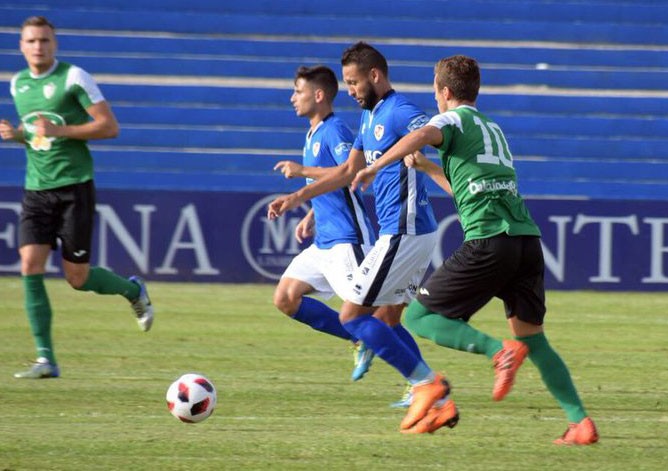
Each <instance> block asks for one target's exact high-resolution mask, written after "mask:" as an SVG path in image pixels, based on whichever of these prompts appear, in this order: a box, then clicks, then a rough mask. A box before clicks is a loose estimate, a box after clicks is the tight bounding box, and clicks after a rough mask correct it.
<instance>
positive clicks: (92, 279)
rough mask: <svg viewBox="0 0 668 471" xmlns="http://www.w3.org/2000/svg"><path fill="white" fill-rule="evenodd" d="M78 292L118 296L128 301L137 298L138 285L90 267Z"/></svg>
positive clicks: (107, 271) (100, 268) (105, 270)
mask: <svg viewBox="0 0 668 471" xmlns="http://www.w3.org/2000/svg"><path fill="white" fill-rule="evenodd" d="M79 291H93V292H94V293H97V294H120V295H121V296H124V297H125V298H126V299H127V300H128V301H133V300H135V299H137V298H138V297H139V285H138V284H137V283H133V282H132V281H130V280H128V279H127V278H123V277H122V276H118V275H117V274H116V273H114V272H112V271H109V270H107V269H105V268H102V267H91V268H90V271H89V272H88V278H87V279H86V282H85V283H84V284H83V286H81V288H79Z"/></svg>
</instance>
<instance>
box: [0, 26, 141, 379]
mask: <svg viewBox="0 0 668 471" xmlns="http://www.w3.org/2000/svg"><path fill="white" fill-rule="evenodd" d="M20 46H21V52H22V53H23V56H24V58H25V60H26V62H27V64H28V68H27V69H25V70H22V71H21V72H18V73H17V74H16V75H14V76H13V78H12V80H11V85H10V91H11V94H12V97H13V98H14V104H15V106H16V110H17V111H18V114H19V117H20V119H21V124H20V125H19V126H18V127H17V128H15V127H14V126H12V124H11V123H10V122H9V121H7V120H5V119H3V120H0V137H1V138H2V139H3V140H11V141H16V142H20V143H24V144H25V145H26V153H27V167H26V175H25V191H24V196H23V201H22V204H21V217H20V223H19V254H20V258H21V275H22V280H23V287H24V291H25V307H26V311H27V315H28V320H29V322H30V329H31V331H32V335H33V337H34V339H35V344H36V348H37V361H35V363H34V364H33V365H31V367H30V368H29V369H28V370H27V371H21V372H19V373H16V374H15V375H14V376H15V377H16V378H33V379H37V378H55V377H58V376H59V375H60V370H59V368H58V363H57V361H56V356H55V353H54V349H53V341H52V338H51V318H52V311H51V306H50V303H49V297H48V295H47V292H46V288H45V285H44V273H45V271H46V262H47V260H48V257H49V254H50V252H51V249H52V248H53V249H55V248H56V242H57V240H60V243H61V252H62V267H63V271H64V274H65V278H66V280H67V282H68V283H69V284H70V285H71V286H72V287H73V288H74V289H77V290H80V291H93V292H95V293H98V294H120V295H122V296H124V297H125V298H127V299H128V301H130V303H131V305H132V308H133V311H134V314H135V316H136V317H137V322H138V324H139V327H140V329H141V330H143V331H148V330H149V329H150V328H151V324H152V323H153V306H152V305H151V301H150V299H149V297H148V293H147V291H146V286H145V285H144V282H143V281H142V280H141V279H140V278H138V277H136V276H133V277H131V278H129V279H125V278H122V277H120V276H118V275H116V274H114V273H112V272H111V271H109V270H106V269H104V268H101V267H91V266H90V263H89V261H90V250H91V238H92V232H93V218H94V214H95V186H94V184H93V160H92V157H91V154H90V152H89V150H88V146H87V144H86V141H87V140H89V139H108V138H113V137H115V136H116V135H117V134H118V123H117V121H116V118H115V116H114V114H113V112H112V111H111V108H110V106H109V104H108V103H107V102H106V100H105V99H104V97H103V96H102V93H101V92H100V89H99V88H98V86H97V84H96V83H95V81H94V80H93V79H92V77H91V76H90V75H89V74H88V73H86V72H85V71H84V70H82V69H80V68H79V67H76V66H73V65H71V64H67V63H65V62H59V61H58V60H56V58H55V52H56V37H55V29H54V27H53V25H52V24H51V23H50V22H49V21H48V20H47V19H46V18H44V17H41V16H35V17H30V18H28V19H27V20H26V21H24V23H23V25H22V26H21V40H20Z"/></svg>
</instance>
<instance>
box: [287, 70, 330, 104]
mask: <svg viewBox="0 0 668 471" xmlns="http://www.w3.org/2000/svg"><path fill="white" fill-rule="evenodd" d="M298 79H304V80H306V81H307V82H309V83H312V84H314V85H315V86H316V87H318V88H321V89H322V90H323V91H324V92H325V97H326V98H327V101H329V102H330V103H331V102H333V101H334V98H336V94H337V93H338V92H339V81H338V80H337V79H336V74H335V73H334V71H333V70H332V69H330V68H329V67H326V66H324V65H316V66H313V67H306V66H303V65H302V66H301V67H299V68H298V69H297V72H296V73H295V82H296V81H297V80H298Z"/></svg>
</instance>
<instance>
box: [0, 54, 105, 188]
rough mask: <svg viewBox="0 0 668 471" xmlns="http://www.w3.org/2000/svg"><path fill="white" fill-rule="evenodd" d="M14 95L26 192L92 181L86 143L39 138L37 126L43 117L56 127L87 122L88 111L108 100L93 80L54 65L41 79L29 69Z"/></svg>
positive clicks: (18, 76)
mask: <svg viewBox="0 0 668 471" xmlns="http://www.w3.org/2000/svg"><path fill="white" fill-rule="evenodd" d="M10 91H11V94H12V96H13V97H14V104H15V106H16V111H17V112H18V115H19V117H20V118H21V123H22V125H23V133H24V136H25V141H26V151H27V157H28V159H27V166H26V178H25V188H26V189H28V190H48V189H52V188H59V187H62V186H66V185H72V184H75V183H83V182H86V181H88V180H91V179H92V178H93V159H92V157H91V155H90V151H89V150H88V146H87V144H86V141H82V140H78V139H67V138H60V137H59V138H56V137H39V136H36V135H35V134H34V124H33V123H34V121H35V120H36V119H37V118H38V117H39V116H43V117H44V118H46V119H48V120H49V121H51V122H53V123H55V124H57V125H72V124H83V123H86V122H88V121H89V120H90V117H89V115H88V113H87V112H86V108H88V107H89V106H91V105H93V104H95V103H99V102H101V101H104V97H103V96H102V93H101V92H100V89H99V88H98V86H97V84H96V83H95V81H94V80H93V78H92V77H91V76H90V75H89V74H88V73H87V72H85V71H84V70H82V69H80V68H79V67H76V66H73V65H70V64H67V63H65V62H58V61H55V63H54V64H53V67H51V69H49V70H48V71H47V72H45V73H43V74H41V75H33V74H32V73H31V72H30V69H25V70H22V71H21V72H18V73H17V74H16V75H14V76H13V77H12V80H11V85H10Z"/></svg>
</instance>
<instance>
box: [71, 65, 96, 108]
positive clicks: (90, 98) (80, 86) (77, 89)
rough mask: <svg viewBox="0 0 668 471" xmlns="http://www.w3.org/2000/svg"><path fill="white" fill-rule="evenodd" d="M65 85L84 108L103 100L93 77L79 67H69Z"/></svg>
mask: <svg viewBox="0 0 668 471" xmlns="http://www.w3.org/2000/svg"><path fill="white" fill-rule="evenodd" d="M65 87H66V88H67V90H69V91H71V92H73V93H74V95H75V96H76V97H77V100H78V101H79V103H81V106H83V107H84V109H86V108H88V107H89V106H91V105H95V104H97V103H100V102H103V101H104V96H103V95H102V92H101V91H100V88H99V87H98V86H97V83H95V80H94V79H93V77H91V75H90V74H89V73H88V72H86V71H85V70H83V69H82V68H80V67H76V66H72V67H70V70H69V71H68V73H67V82H66V83H65Z"/></svg>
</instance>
